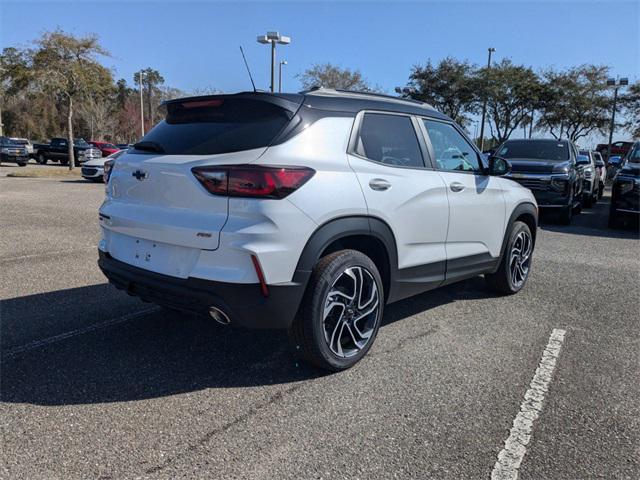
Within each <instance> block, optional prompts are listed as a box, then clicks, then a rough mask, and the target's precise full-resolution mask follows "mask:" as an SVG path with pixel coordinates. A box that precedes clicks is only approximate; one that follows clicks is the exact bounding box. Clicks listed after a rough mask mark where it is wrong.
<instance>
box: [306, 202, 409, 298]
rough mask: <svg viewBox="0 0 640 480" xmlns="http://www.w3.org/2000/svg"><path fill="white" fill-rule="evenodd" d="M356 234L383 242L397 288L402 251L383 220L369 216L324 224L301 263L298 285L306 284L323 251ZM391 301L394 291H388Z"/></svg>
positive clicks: (356, 216) (390, 272)
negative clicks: (399, 256)
mask: <svg viewBox="0 0 640 480" xmlns="http://www.w3.org/2000/svg"><path fill="white" fill-rule="evenodd" d="M356 235H364V236H372V237H374V238H376V239H377V240H378V241H380V242H381V243H382V245H383V246H384V248H385V250H386V254H387V260H388V263H389V285H390V287H391V289H393V285H394V283H395V282H394V280H395V278H396V277H397V272H398V249H397V246H396V239H395V237H394V235H393V232H392V231H391V227H389V225H387V223H385V222H384V221H383V220H381V219H379V218H377V217H371V216H368V215H353V216H346V217H339V218H335V219H332V220H329V221H327V222H326V223H324V224H322V225H320V226H319V227H318V228H316V230H315V231H314V232H313V234H312V235H311V237H309V240H308V241H307V243H306V245H305V247H304V249H303V250H302V254H301V255H300V258H299V260H298V264H297V266H296V270H295V274H294V277H293V281H294V282H296V283H297V282H302V283H305V284H306V281H307V280H308V279H309V277H310V274H311V271H312V270H313V267H314V266H315V264H316V263H317V262H318V260H320V256H321V255H322V252H324V251H325V250H326V249H327V247H329V245H331V244H332V243H334V242H335V241H337V240H340V239H342V238H347V237H352V236H356ZM387 294H388V295H386V296H387V298H389V296H390V294H391V292H387Z"/></svg>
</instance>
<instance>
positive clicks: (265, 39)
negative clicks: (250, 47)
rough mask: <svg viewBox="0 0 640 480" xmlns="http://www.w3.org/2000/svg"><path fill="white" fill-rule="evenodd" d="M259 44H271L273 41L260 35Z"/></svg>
mask: <svg viewBox="0 0 640 480" xmlns="http://www.w3.org/2000/svg"><path fill="white" fill-rule="evenodd" d="M257 40H258V43H271V40H269V37H267V36H266V35H258V39H257Z"/></svg>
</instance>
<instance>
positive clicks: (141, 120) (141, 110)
mask: <svg viewBox="0 0 640 480" xmlns="http://www.w3.org/2000/svg"><path fill="white" fill-rule="evenodd" d="M143 75H144V71H143V70H140V74H139V76H138V84H139V85H140V131H141V132H142V135H141V136H140V138H142V137H144V106H143V100H142V76H143Z"/></svg>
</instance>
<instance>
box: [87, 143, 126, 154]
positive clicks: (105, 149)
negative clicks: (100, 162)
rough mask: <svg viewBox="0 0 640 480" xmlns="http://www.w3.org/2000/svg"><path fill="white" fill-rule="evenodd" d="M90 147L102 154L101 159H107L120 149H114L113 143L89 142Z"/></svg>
mask: <svg viewBox="0 0 640 480" xmlns="http://www.w3.org/2000/svg"><path fill="white" fill-rule="evenodd" d="M89 143H90V144H91V145H93V146H94V147H96V148H97V149H98V150H100V151H101V152H102V156H103V157H108V156H109V155H111V154H112V153H116V152H117V151H119V150H120V149H119V148H118V147H116V146H115V145H114V144H113V143H107V142H89Z"/></svg>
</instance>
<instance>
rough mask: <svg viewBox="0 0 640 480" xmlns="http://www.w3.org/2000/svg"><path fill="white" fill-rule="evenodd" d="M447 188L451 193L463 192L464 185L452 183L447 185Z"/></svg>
mask: <svg viewBox="0 0 640 480" xmlns="http://www.w3.org/2000/svg"><path fill="white" fill-rule="evenodd" d="M449 188H450V189H451V191H452V192H461V191H462V190H464V185H463V184H461V183H459V182H453V183H450V184H449Z"/></svg>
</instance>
